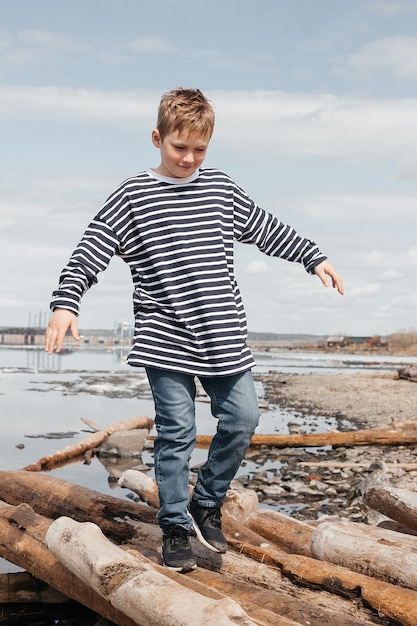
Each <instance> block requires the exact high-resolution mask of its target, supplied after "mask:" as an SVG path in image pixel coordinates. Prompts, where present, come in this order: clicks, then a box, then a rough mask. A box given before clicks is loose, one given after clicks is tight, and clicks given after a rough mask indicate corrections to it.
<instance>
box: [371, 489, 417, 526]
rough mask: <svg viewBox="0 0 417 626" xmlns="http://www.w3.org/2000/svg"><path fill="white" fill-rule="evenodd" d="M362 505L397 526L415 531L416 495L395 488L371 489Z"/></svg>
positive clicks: (416, 514)
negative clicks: (395, 523)
mask: <svg viewBox="0 0 417 626" xmlns="http://www.w3.org/2000/svg"><path fill="white" fill-rule="evenodd" d="M363 501H364V503H365V504H366V505H367V506H369V507H370V508H371V509H374V510H375V511H379V512H380V513H382V514H383V515H386V516H387V517H389V518H391V519H393V520H395V521H396V522H398V523H399V524H402V525H403V526H406V527H407V528H410V529H411V530H414V531H416V530H417V493H416V492H415V491H410V490H408V489H397V488H395V487H389V488H384V487H372V488H370V489H367V490H366V492H365V493H364V496H363Z"/></svg>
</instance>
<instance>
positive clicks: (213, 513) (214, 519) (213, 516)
mask: <svg viewBox="0 0 417 626" xmlns="http://www.w3.org/2000/svg"><path fill="white" fill-rule="evenodd" d="M221 515H222V513H221V511H220V509H217V508H216V507H213V509H212V510H210V509H209V512H208V513H207V519H209V520H210V522H211V524H212V525H213V526H216V527H217V528H220V527H221V522H220V518H221Z"/></svg>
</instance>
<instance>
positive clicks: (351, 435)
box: [196, 420, 417, 448]
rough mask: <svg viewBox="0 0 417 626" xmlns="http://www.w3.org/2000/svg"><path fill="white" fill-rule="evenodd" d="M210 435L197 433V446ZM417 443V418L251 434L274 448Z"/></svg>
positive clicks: (253, 444) (204, 444)
mask: <svg viewBox="0 0 417 626" xmlns="http://www.w3.org/2000/svg"><path fill="white" fill-rule="evenodd" d="M211 440H212V437H211V435H197V439H196V442H197V446H198V447H202V448H208V447H209V446H210V443H211ZM409 443H417V420H410V421H407V422H401V423H398V424H396V425H392V426H388V427H386V428H367V429H363V430H354V431H346V432H326V433H306V434H300V433H298V434H288V435H253V437H252V439H251V444H250V445H251V447H259V446H272V447H275V448H284V447H285V448H286V447H294V448H297V447H302V448H304V447H308V446H346V445H354V446H365V445H369V444H373V445H392V446H394V445H402V444H409Z"/></svg>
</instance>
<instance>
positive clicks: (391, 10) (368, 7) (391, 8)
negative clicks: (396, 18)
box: [362, 0, 417, 18]
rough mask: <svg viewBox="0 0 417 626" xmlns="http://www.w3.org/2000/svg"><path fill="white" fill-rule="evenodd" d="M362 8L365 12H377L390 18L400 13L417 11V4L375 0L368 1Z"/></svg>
mask: <svg viewBox="0 0 417 626" xmlns="http://www.w3.org/2000/svg"><path fill="white" fill-rule="evenodd" d="M362 9H363V11H364V12H369V13H376V14H377V15H380V16H382V17H388V18H389V17H392V16H393V15H398V14H399V13H414V12H416V11H417V6H416V5H415V4H410V2H396V1H391V2H390V1H389V0H375V2H366V3H365V4H364V5H363V7H362Z"/></svg>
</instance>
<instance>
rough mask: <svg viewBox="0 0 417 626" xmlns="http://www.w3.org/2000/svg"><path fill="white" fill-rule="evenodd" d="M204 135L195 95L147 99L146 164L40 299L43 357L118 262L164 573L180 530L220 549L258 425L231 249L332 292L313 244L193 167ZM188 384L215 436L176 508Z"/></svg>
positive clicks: (190, 432) (186, 566)
mask: <svg viewBox="0 0 417 626" xmlns="http://www.w3.org/2000/svg"><path fill="white" fill-rule="evenodd" d="M213 127H214V112H213V108H212V106H211V104H210V103H209V101H208V100H207V99H206V98H205V96H204V95H203V94H202V93H201V91H199V90H198V89H183V88H180V89H176V90H173V91H171V92H169V93H167V94H165V95H164V96H163V97H162V99H161V102H160V106H159V112H158V121H157V126H156V128H155V130H153V132H152V142H153V144H154V146H155V147H156V148H158V149H159V151H160V159H161V161H160V164H159V166H158V167H157V168H156V169H150V170H148V171H144V172H141V173H139V174H138V175H137V176H133V177H132V178H129V179H127V180H126V181H124V182H123V183H122V184H121V185H120V186H119V187H118V188H117V189H116V190H115V191H114V193H113V194H112V195H111V196H110V197H109V199H108V200H107V201H106V203H105V204H104V206H103V208H102V209H101V210H100V211H99V213H98V214H97V216H96V217H95V218H94V220H93V221H92V222H91V224H90V225H89V227H88V228H87V230H86V232H85V234H84V236H83V238H82V240H81V242H80V244H79V245H78V247H77V248H76V250H75V251H74V253H73V255H72V256H71V259H70V261H69V263H68V265H67V266H66V267H65V268H64V270H63V272H62V274H61V278H60V284H59V288H58V290H57V291H55V292H54V293H53V299H52V302H51V308H52V310H53V314H52V316H51V318H50V322H49V325H48V328H47V330H46V343H45V350H46V351H47V352H48V353H49V354H51V353H52V351H53V349H54V347H55V348H56V350H57V352H59V351H60V350H61V347H62V343H63V339H64V336H65V333H66V331H67V329H68V328H70V329H71V332H72V335H73V336H74V338H75V339H79V335H78V330H77V322H76V316H77V315H78V312H79V305H80V300H81V297H82V295H83V294H84V293H85V291H86V290H87V289H88V288H89V287H91V286H92V285H93V284H94V283H96V282H97V274H98V272H100V271H102V270H104V269H105V268H106V267H107V265H108V263H109V261H110V259H111V257H112V256H113V255H115V254H117V255H118V256H120V257H122V259H123V260H124V261H125V262H126V263H127V264H128V265H129V266H130V270H131V273H132V279H133V284H134V295H133V304H134V313H135V332H134V338H133V346H132V349H131V351H130V354H129V357H128V362H129V364H130V365H132V366H139V367H145V369H146V373H147V376H148V380H149V383H150V386H151V389H152V394H153V398H154V403H155V414H156V416H155V426H156V430H157V438H156V441H155V449H154V455H155V479H156V482H157V485H158V490H159V497H160V505H161V506H160V510H159V512H158V521H159V525H160V527H161V529H162V531H163V545H162V557H163V561H164V564H165V565H166V566H167V567H169V568H172V569H175V570H177V571H181V572H188V571H190V570H192V569H194V568H195V567H196V561H195V557H194V554H193V552H192V549H191V543H190V538H189V535H190V532H191V530H192V529H193V531H194V532H195V533H196V534H197V537H198V539H199V540H200V541H201V542H202V543H203V544H204V545H206V546H207V547H208V548H209V549H211V550H213V551H216V552H220V553H223V552H225V551H226V547H227V543H226V539H225V537H224V536H223V533H222V531H221V511H220V507H221V504H222V501H223V499H224V497H225V495H226V491H227V489H228V487H229V485H230V482H231V480H232V479H233V477H234V476H235V474H236V472H237V470H238V468H239V466H240V463H241V461H242V460H243V458H244V456H245V453H246V449H247V447H248V445H249V443H250V439H251V437H252V435H253V433H254V431H255V428H256V426H257V424H258V420H259V409H258V404H257V398H256V393H255V390H254V384H253V379H252V373H251V368H252V367H253V365H254V360H253V357H252V355H251V353H250V351H249V349H248V347H247V346H246V333H247V329H246V319H245V312H244V309H243V304H242V300H241V297H240V292H239V288H238V286H237V283H236V280H235V276H234V270H233V242H234V240H237V241H240V242H243V243H252V244H255V245H257V246H258V248H259V249H260V250H261V251H263V252H264V253H266V254H269V255H272V256H277V257H281V258H284V259H287V260H288V261H293V262H299V263H303V265H304V267H305V268H306V270H307V271H308V272H309V273H311V274H314V273H315V274H317V275H318V276H319V278H320V279H321V281H322V282H323V284H324V285H325V286H327V285H328V281H327V276H329V277H330V278H331V281H332V284H333V287H335V288H337V290H338V291H339V293H340V294H343V283H342V280H341V278H340V277H339V275H338V274H337V272H336V271H335V269H334V268H333V267H332V266H331V265H330V263H328V261H327V260H326V257H325V256H324V255H323V254H322V253H321V252H320V251H319V249H318V247H317V245H316V244H315V243H314V242H312V241H310V240H308V239H305V238H304V237H301V236H300V235H298V234H297V233H296V231H295V230H294V229H293V228H291V227H290V226H287V225H285V224H282V223H281V222H280V221H279V220H278V219H277V218H276V217H274V216H273V215H270V214H269V213H267V212H266V211H264V210H262V209H261V208H259V207H258V206H257V205H256V204H255V203H254V202H253V201H252V200H251V199H250V198H249V197H248V196H247V195H246V194H245V192H244V191H242V189H240V187H238V186H237V185H236V184H235V183H234V182H233V181H232V180H231V179H230V178H229V177H228V176H227V175H226V174H224V173H223V172H221V171H219V170H215V169H200V166H201V165H202V163H203V161H204V158H205V156H206V152H207V148H208V145H209V142H210V139H211V135H212V132H213ZM195 377H198V378H199V379H200V381H201V384H202V386H203V388H204V390H205V391H206V393H207V394H208V396H209V397H210V399H211V410H212V413H213V415H214V416H215V417H216V418H217V420H218V424H217V432H216V435H215V436H214V438H213V440H212V444H211V447H210V450H209V453H208V458H207V461H206V462H205V463H204V464H203V466H202V467H201V469H200V471H199V474H198V478H197V484H196V486H195V490H194V494H193V497H192V499H191V501H189V491H188V478H189V459H190V455H191V452H192V450H193V448H194V446H195V436H196V426H195V413H194V411H195V394H196V388H195Z"/></svg>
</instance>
